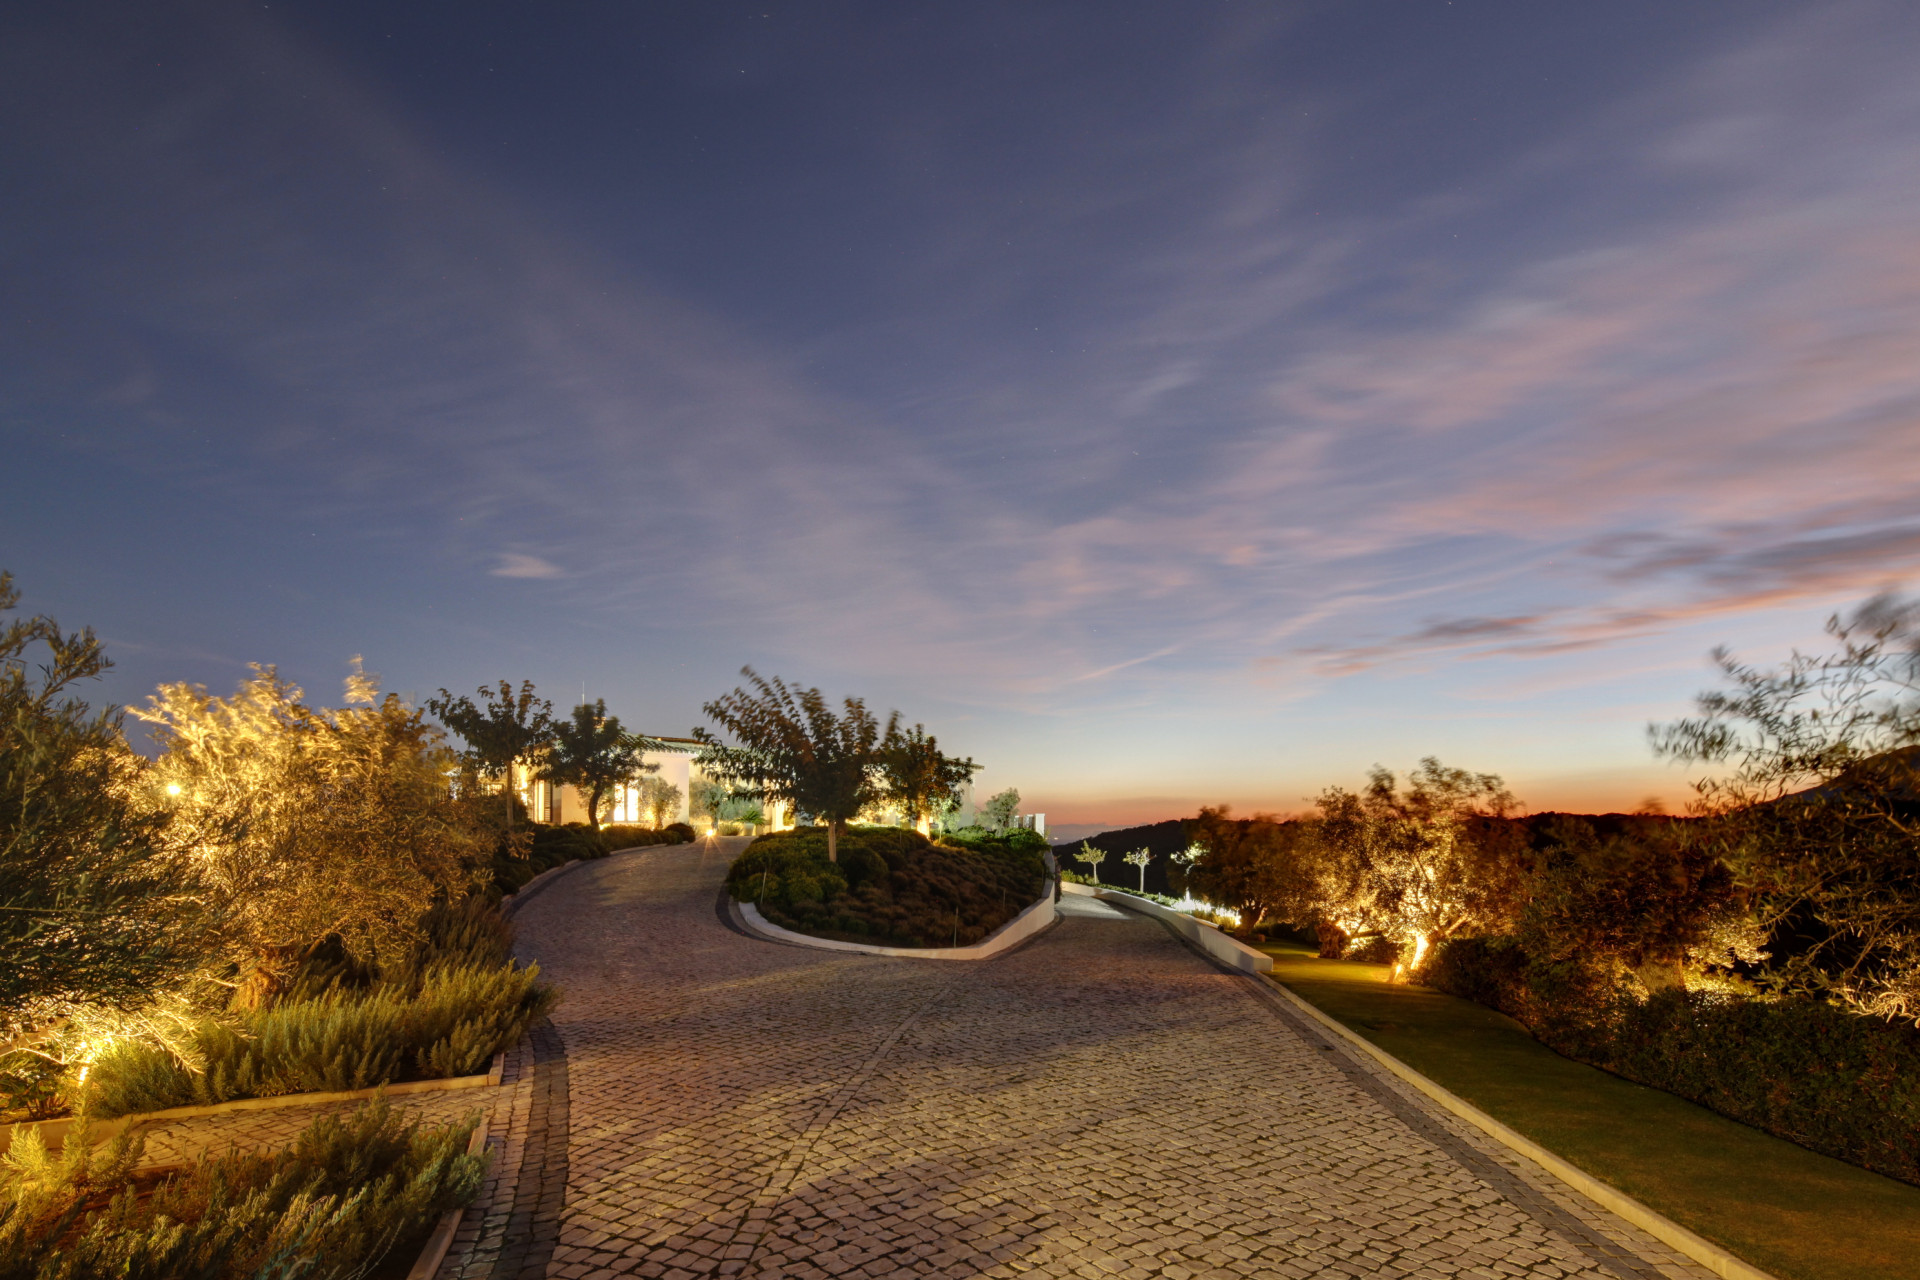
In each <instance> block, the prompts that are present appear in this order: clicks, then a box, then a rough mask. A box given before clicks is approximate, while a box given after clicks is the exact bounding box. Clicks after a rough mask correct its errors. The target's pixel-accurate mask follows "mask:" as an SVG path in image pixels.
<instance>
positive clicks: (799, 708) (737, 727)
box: [693, 667, 882, 861]
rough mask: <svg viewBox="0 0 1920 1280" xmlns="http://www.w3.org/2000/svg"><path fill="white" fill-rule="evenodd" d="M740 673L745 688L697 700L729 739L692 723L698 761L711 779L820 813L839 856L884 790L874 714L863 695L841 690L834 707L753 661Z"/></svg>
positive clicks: (832, 855) (831, 849)
mask: <svg viewBox="0 0 1920 1280" xmlns="http://www.w3.org/2000/svg"><path fill="white" fill-rule="evenodd" d="M740 674H741V675H742V676H743V677H745V679H746V681H747V685H748V686H750V689H749V688H736V689H734V690H733V691H732V692H731V693H727V694H723V695H722V696H720V697H718V698H716V699H714V700H713V701H712V702H709V703H706V704H705V705H704V706H703V707H702V708H701V710H703V711H704V712H706V714H707V715H708V716H709V717H711V718H712V720H713V721H714V722H715V723H716V724H718V725H719V726H720V727H721V728H723V729H725V730H726V731H727V733H728V734H729V735H731V736H732V738H733V740H734V741H733V743H732V744H731V745H729V744H727V743H723V742H722V741H721V740H720V739H719V738H718V737H717V736H716V735H714V734H713V733H712V732H711V731H710V730H708V729H707V728H705V727H704V726H702V727H699V728H696V729H695V730H694V731H693V736H694V737H695V738H696V739H697V740H698V741H699V742H700V743H701V747H702V749H701V752H700V754H699V756H698V757H696V760H695V763H697V764H698V765H699V766H700V768H701V769H702V770H703V771H705V773H706V774H707V776H708V777H710V778H712V779H714V780H715V781H718V782H721V783H723V784H726V785H728V786H731V787H736V788H740V789H745V790H750V791H754V792H758V793H759V794H761V795H764V796H766V797H767V798H768V799H770V800H781V801H785V802H786V803H788V804H790V805H792V806H793V807H794V809H795V810H797V811H798V812H801V813H806V814H810V815H812V816H813V817H815V818H817V819H824V820H825V822H826V827H827V857H828V859H829V860H830V861H834V860H837V859H838V856H839V837H840V835H841V834H842V833H843V832H845V830H846V827H847V823H848V822H850V821H852V819H853V817H854V815H856V814H858V813H859V812H860V810H861V809H863V808H865V807H866V806H867V805H868V804H870V803H871V802H873V801H874V800H875V799H878V798H879V797H880V795H881V793H882V783H881V781H880V778H881V763H882V762H881V760H880V756H879V743H880V724H879V721H878V720H876V719H875V718H874V715H873V713H872V712H870V711H868V710H867V704H866V702H865V701H864V700H863V699H860V698H846V699H844V700H843V701H842V703H841V710H840V711H838V712H836V711H835V710H834V709H833V708H832V707H831V706H830V705H829V704H828V702H827V699H826V695H825V694H823V693H821V692H820V690H819V689H817V688H814V689H795V688H791V687H789V686H788V685H787V684H786V682H785V681H783V680H781V679H780V678H779V677H778V676H776V677H774V678H773V679H771V680H767V679H764V678H762V677H761V676H760V675H759V673H757V672H756V671H754V669H753V668H752V667H742V668H741V669H740Z"/></svg>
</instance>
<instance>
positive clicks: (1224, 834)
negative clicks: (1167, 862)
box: [1187, 805, 1313, 929]
mask: <svg viewBox="0 0 1920 1280" xmlns="http://www.w3.org/2000/svg"><path fill="white" fill-rule="evenodd" d="M1187 834H1188V837H1189V838H1190V839H1191V840H1192V841H1193V843H1195V844H1197V845H1199V846H1200V848H1201V849H1202V850H1203V851H1204V852H1203V853H1202V854H1201V856H1200V858H1199V860H1198V861H1197V862H1195V863H1194V864H1193V867H1192V869H1191V870H1190V871H1189V872H1188V873H1187V882H1188V884H1189V885H1191V886H1192V887H1193V888H1195V889H1198V890H1199V891H1200V896H1201V897H1203V898H1205V899H1206V900H1207V901H1209V902H1212V903H1216V904H1218V905H1219V906H1223V907H1227V908H1230V909H1231V910H1233V911H1235V912H1237V913H1238V914H1239V916H1240V924H1241V927H1242V928H1245V929H1255V928H1258V927H1259V926H1260V924H1261V922H1263V921H1264V920H1265V919H1266V918H1267V917H1268V916H1269V915H1276V916H1280V917H1282V918H1287V919H1294V918H1299V917H1300V916H1302V915H1304V914H1305V913H1306V912H1307V911H1308V910H1309V909H1310V907H1311V904H1312V901H1313V896H1312V883H1313V881H1312V872H1311V869H1310V867H1309V865H1308V856H1309V850H1308V847H1307V843H1306V840H1305V834H1306V833H1305V832H1304V831H1303V830H1302V828H1301V824H1299V823H1297V822H1281V821H1280V820H1279V819H1278V818H1276V817H1274V816H1273V815H1272V814H1265V813H1256V814H1254V815H1253V816H1252V817H1251V818H1235V817H1234V816H1233V814H1232V811H1231V810H1230V809H1229V808H1228V807H1227V806H1226V805H1221V806H1220V807H1219V808H1217V809H1211V808H1203V809H1201V810H1200V814H1199V816H1198V817H1196V818H1194V819H1193V820H1192V821H1191V822H1189V823H1188V824H1187Z"/></svg>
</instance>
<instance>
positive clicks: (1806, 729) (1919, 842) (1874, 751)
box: [1651, 595, 1920, 1022]
mask: <svg viewBox="0 0 1920 1280" xmlns="http://www.w3.org/2000/svg"><path fill="white" fill-rule="evenodd" d="M1827 631H1828V633H1829V634H1830V635H1831V636H1832V637H1833V638H1834V640H1835V642H1836V648H1835V650H1834V651H1832V652H1828V653H1825V654H1803V653H1800V652H1798V651H1796V652H1795V653H1794V654H1793V655H1792V657H1791V658H1790V659H1789V660H1788V661H1787V662H1786V663H1785V664H1783V665H1782V666H1780V667H1778V668H1775V669H1773V670H1762V669H1759V668H1756V667H1750V666H1746V665H1744V664H1742V663H1739V662H1736V661H1735V660H1734V658H1733V657H1732V655H1731V654H1730V653H1729V652H1728V651H1727V650H1725V649H1719V650H1716V651H1715V653H1714V657H1715V660H1716V661H1717V662H1718V663H1719V666H1720V669H1721V671H1722V672H1723V673H1724V674H1725V676H1726V679H1727V682H1728V685H1729V687H1728V688H1725V689H1719V690H1713V691H1710V692H1707V693H1704V694H1702V695H1701V696H1700V698H1699V700H1698V706H1699V711H1700V714H1699V715H1698V716H1696V717H1693V718H1691V719H1685V720H1680V721H1677V722H1675V723H1673V724H1670V725H1665V726H1659V727H1655V728H1654V729H1652V730H1651V733H1652V736H1653V742H1654V748H1655V750H1656V752H1657V753H1659V754H1661V755H1664V756H1667V757H1669V758H1672V759H1677V760H1686V761H1696V762H1705V763H1709V764H1718V765H1725V766H1727V769H1726V772H1724V773H1723V774H1721V775H1719V776H1716V777H1710V778H1707V779H1705V780H1703V781H1701V782H1699V783H1698V784H1696V785H1697V789H1698V793H1699V803H1698V808H1699V811H1700V812H1701V813H1702V814H1703V815H1705V816H1706V817H1707V818H1708V819H1709V821H1708V822H1707V823H1706V824H1705V825H1706V828H1707V830H1708V832H1709V833H1710V835H1711V837H1712V839H1713V840H1714V850H1715V852H1716V853H1717V854H1718V855H1719V856H1720V857H1721V858H1722V859H1723V860H1724V861H1725V862H1726V864H1727V865H1728V866H1729V867H1730V868H1731V869H1732V871H1733V874H1734V876H1735V878H1736V880H1737V881H1738V883H1739V885H1740V887H1741V889H1742V890H1743V891H1744V893H1745V894H1746V895H1747V897H1748V900H1749V902H1750V903H1751V905H1752V907H1753V909H1754V911H1755V913H1756V916H1757V919H1758V923H1759V924H1760V925H1761V927H1762V928H1763V929H1765V930H1766V931H1767V933H1768V935H1769V950H1770V952H1771V960H1770V962H1769V965H1768V972H1767V973H1765V974H1764V975H1763V978H1764V980H1766V981H1768V982H1770V983H1771V984H1773V985H1775V986H1777V987H1779V988H1782V989H1785V990H1789V991H1801V992H1808V993H1812V994H1819V995H1826V996H1831V997H1834V998H1836V999H1839V1000H1841V1001H1842V1002H1844V1003H1846V1004H1847V1005H1849V1006H1851V1007H1853V1008H1855V1009H1858V1010H1860V1011H1862V1012H1868V1013H1876V1014H1881V1015H1884V1016H1888V1017H1898V1018H1905V1019H1911V1020H1914V1021H1916V1022H1920V855H1917V854H1916V852H1915V850H1916V848H1920V786H1917V785H1916V769H1915V766H1916V762H1917V761H1920V602H1915V601H1911V600H1902V599H1900V598H1897V597H1894V596H1884V595H1883V596H1879V597H1876V598H1874V599H1872V600H1870V601H1868V602H1867V603H1866V604H1865V605H1863V606H1862V607H1861V608H1860V609H1859V610H1858V611H1857V612H1855V613H1854V614H1853V615H1852V616H1851V617H1847V618H1844V619H1843V618H1841V617H1840V616H1838V615H1836V616H1834V617H1832V618H1830V619H1828V622H1827Z"/></svg>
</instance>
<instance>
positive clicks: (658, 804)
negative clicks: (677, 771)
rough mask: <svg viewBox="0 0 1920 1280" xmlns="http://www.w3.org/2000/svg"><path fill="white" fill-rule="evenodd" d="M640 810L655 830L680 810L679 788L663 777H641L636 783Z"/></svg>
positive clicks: (665, 823) (670, 819)
mask: <svg viewBox="0 0 1920 1280" xmlns="http://www.w3.org/2000/svg"><path fill="white" fill-rule="evenodd" d="M638 790H639V792H640V811H641V812H642V813H644V814H646V815H647V821H648V822H650V823H652V824H653V827H654V829H655V830H656V831H657V830H659V829H660V828H661V827H664V826H666V825H667V824H668V823H669V822H672V821H673V819H674V815H676V814H678V813H679V812H680V788H678V787H676V786H674V785H673V784H672V783H671V782H668V781H667V780H666V779H665V778H642V779H640V781H639V783H638Z"/></svg>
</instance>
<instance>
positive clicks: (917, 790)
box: [880, 712, 980, 835]
mask: <svg viewBox="0 0 1920 1280" xmlns="http://www.w3.org/2000/svg"><path fill="white" fill-rule="evenodd" d="M880 770H881V777H882V781H881V794H882V798H883V799H885V800H888V801H890V802H892V803H894V804H897V805H899V806H900V808H901V810H902V811H903V812H904V813H905V814H906V816H907V821H908V823H910V824H911V825H912V826H913V827H914V828H915V829H916V830H918V831H919V832H920V834H921V835H926V834H928V832H929V829H930V827H931V825H932V819H933V815H934V814H935V813H937V812H942V811H944V810H945V809H946V807H947V806H948V805H951V804H954V803H957V802H958V801H959V799H960V796H961V789H962V788H963V787H965V786H966V785H967V783H969V782H970V781H972V780H973V775H974V774H976V773H978V772H979V771H980V766H979V765H977V764H975V763H974V762H973V761H972V760H971V759H958V758H955V757H953V756H949V755H946V754H944V753H942V752H941V750H940V744H939V742H938V741H937V740H936V739H935V738H934V736H933V735H932V734H930V733H928V732H927V731H926V727H925V726H924V725H918V724H916V725H915V726H913V728H911V729H907V730H902V729H901V728H900V717H899V713H898V712H895V713H894V714H893V715H892V716H891V717H889V718H888V720H887V732H886V735H885V737H884V738H883V739H882V741H881V744H880Z"/></svg>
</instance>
